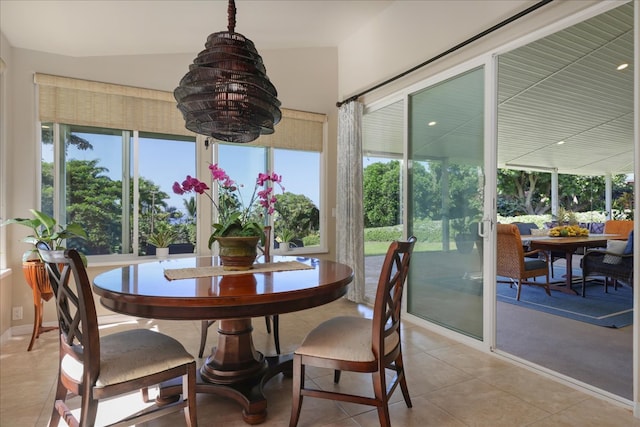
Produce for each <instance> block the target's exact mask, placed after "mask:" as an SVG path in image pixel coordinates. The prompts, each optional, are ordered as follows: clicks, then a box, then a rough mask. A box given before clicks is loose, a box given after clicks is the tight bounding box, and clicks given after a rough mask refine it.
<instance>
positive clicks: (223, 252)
mask: <svg viewBox="0 0 640 427" xmlns="http://www.w3.org/2000/svg"><path fill="white" fill-rule="evenodd" d="M216 241H217V242H218V248H219V254H220V262H221V263H222V268H223V269H224V270H227V271H244V270H250V269H251V268H252V267H253V263H254V262H255V260H256V257H257V256H258V242H259V241H260V237H259V236H251V237H216Z"/></svg>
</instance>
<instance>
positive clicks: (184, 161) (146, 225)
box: [138, 132, 196, 255]
mask: <svg viewBox="0 0 640 427" xmlns="http://www.w3.org/2000/svg"><path fill="white" fill-rule="evenodd" d="M138 152H139V156H138V159H139V160H138V174H139V177H138V194H139V207H138V215H139V216H138V235H139V242H140V250H139V254H140V255H153V254H155V246H153V245H150V244H148V242H147V239H148V237H149V236H150V235H153V234H154V233H158V232H162V231H166V230H171V231H173V232H174V233H173V234H174V235H175V238H174V239H172V241H171V242H169V243H170V246H169V253H170V254H174V253H193V251H194V247H195V243H196V202H195V201H196V198H195V195H194V194H193V193H189V194H186V195H183V196H180V195H177V194H175V193H174V192H173V190H172V188H171V187H172V186H173V183H174V182H176V181H178V182H182V181H183V180H184V178H185V177H186V176H187V175H191V176H195V175H196V174H195V170H196V146H195V139H194V138H186V137H185V138H181V137H177V136H169V135H153V134H148V133H142V132H141V133H140V135H139V138H138Z"/></svg>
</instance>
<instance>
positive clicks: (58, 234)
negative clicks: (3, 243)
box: [2, 209, 88, 264]
mask: <svg viewBox="0 0 640 427" xmlns="http://www.w3.org/2000/svg"><path fill="white" fill-rule="evenodd" d="M30 211H31V213H32V214H33V218H13V219H9V220H7V221H5V222H3V223H2V225H8V224H19V225H24V226H25V227H29V228H30V229H31V230H32V231H33V233H32V234H30V235H29V236H27V237H25V238H24V239H22V241H23V242H25V243H30V244H32V245H33V249H31V250H29V251H27V252H25V253H24V255H23V256H22V260H23V261H28V260H30V259H33V258H34V257H36V256H37V257H38V258H39V255H38V249H37V248H36V245H37V244H38V242H44V243H46V244H47V245H48V246H49V247H50V248H51V249H53V250H64V249H66V248H65V247H64V246H62V242H63V241H64V240H65V239H68V238H70V237H77V238H80V239H87V238H88V236H87V233H86V231H84V229H83V228H82V226H81V225H80V224H78V223H71V224H67V226H66V227H63V226H61V225H59V224H58V223H57V221H56V220H55V219H54V218H53V217H51V216H49V215H47V214H46V213H44V212H41V211H37V210H35V209H30ZM83 261H85V264H86V259H85V258H84V257H83Z"/></svg>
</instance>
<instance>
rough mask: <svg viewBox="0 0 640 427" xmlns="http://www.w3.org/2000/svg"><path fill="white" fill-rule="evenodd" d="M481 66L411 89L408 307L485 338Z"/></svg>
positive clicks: (482, 86) (460, 330)
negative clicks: (411, 250) (412, 241)
mask: <svg viewBox="0 0 640 427" xmlns="http://www.w3.org/2000/svg"><path fill="white" fill-rule="evenodd" d="M483 123H484V69H483V68H477V69H474V70H471V71H468V72H466V73H463V74H461V75H458V76H456V77H454V78H451V79H449V80H446V81H444V82H441V83H439V84H436V85H433V86H431V87H428V88H426V89H424V90H421V91H419V92H416V93H413V94H411V95H410V96H409V148H408V157H409V164H410V167H409V174H408V177H409V179H408V200H409V201H408V205H407V207H408V209H409V212H408V218H409V224H408V230H409V234H414V235H416V236H417V237H418V242H419V244H418V245H417V247H416V249H415V250H414V255H413V261H412V268H411V271H410V273H409V274H410V277H409V281H408V288H407V295H408V298H407V311H408V312H409V313H410V314H412V315H415V316H417V317H420V318H422V319H425V320H428V321H430V322H433V323H436V324H439V325H441V326H444V327H446V328H449V329H452V330H455V331H457V332H460V333H462V334H465V335H468V336H471V337H473V338H477V339H480V340H481V339H482V337H483V319H482V313H483V310H482V307H483V298H482V295H483V274H482V257H483V248H482V238H481V237H480V235H479V231H480V229H479V223H480V221H481V219H482V217H483V204H484V196H483V194H484V168H483V165H484V125H483Z"/></svg>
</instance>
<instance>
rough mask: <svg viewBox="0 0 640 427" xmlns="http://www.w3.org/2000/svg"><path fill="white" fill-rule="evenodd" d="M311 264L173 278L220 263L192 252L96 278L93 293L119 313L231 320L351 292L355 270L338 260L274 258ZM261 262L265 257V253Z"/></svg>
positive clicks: (285, 310) (283, 310)
mask: <svg viewBox="0 0 640 427" xmlns="http://www.w3.org/2000/svg"><path fill="white" fill-rule="evenodd" d="M279 261H298V262H301V263H303V264H306V265H308V266H310V267H312V268H310V269H305V270H293V271H277V272H260V273H255V274H254V273H251V271H248V272H247V274H238V275H229V276H213V277H203V278H190V279H180V280H168V279H167V278H166V277H165V276H164V270H165V269H178V268H193V267H207V266H216V265H220V264H219V260H218V258H217V257H211V256H208V257H190V258H176V259H167V260H161V261H154V262H148V263H142V264H135V265H128V266H124V267H121V268H116V269H113V270H109V271H106V272H104V273H101V274H99V275H98V276H96V277H95V279H94V281H93V289H94V292H95V293H96V294H97V295H99V296H100V301H101V303H102V305H104V306H105V307H106V308H108V309H110V310H112V311H115V312H117V313H122V314H128V315H133V316H139V317H147V318H158V319H180V320H197V319H212V318H214V319H225V318H228V319H231V318H240V317H257V316H263V315H273V314H282V313H288V312H292V311H297V310H303V309H306V308H311V307H315V306H318V305H321V304H325V303H327V302H330V301H333V300H335V299H337V298H339V297H340V296H342V295H344V294H345V293H346V287H347V285H348V284H349V283H350V282H351V281H352V279H353V271H352V269H351V268H350V267H349V266H347V265H344V264H340V263H337V262H333V261H326V260H319V259H315V258H302V257H283V256H274V257H271V262H279ZM257 262H264V260H262V259H261V258H259V259H258V260H257Z"/></svg>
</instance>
